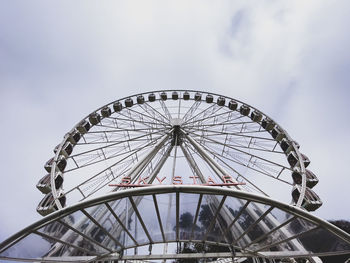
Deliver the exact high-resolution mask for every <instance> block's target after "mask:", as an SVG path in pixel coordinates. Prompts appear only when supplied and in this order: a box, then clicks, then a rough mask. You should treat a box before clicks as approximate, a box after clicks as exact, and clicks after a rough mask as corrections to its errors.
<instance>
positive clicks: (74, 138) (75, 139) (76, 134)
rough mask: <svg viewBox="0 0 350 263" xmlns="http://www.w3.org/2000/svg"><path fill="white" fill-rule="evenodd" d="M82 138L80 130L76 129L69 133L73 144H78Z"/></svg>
mask: <svg viewBox="0 0 350 263" xmlns="http://www.w3.org/2000/svg"><path fill="white" fill-rule="evenodd" d="M80 138H81V135H80V132H78V131H76V130H75V131H73V132H72V133H70V134H69V135H68V141H69V142H70V143H71V144H73V145H75V144H77V143H78V142H79V140H80Z"/></svg>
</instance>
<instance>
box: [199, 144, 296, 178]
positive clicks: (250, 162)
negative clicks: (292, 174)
mask: <svg viewBox="0 0 350 263" xmlns="http://www.w3.org/2000/svg"><path fill="white" fill-rule="evenodd" d="M196 138H198V137H196ZM196 138H193V139H194V140H196V141H197V142H199V143H201V145H202V146H203V147H204V146H205V147H206V148H207V149H208V150H209V148H208V147H210V146H209V145H207V144H206V143H204V142H203V141H200V140H199V141H198V139H196ZM203 139H204V138H203ZM206 142H207V143H210V142H211V143H212V144H213V145H212V146H211V147H217V146H218V145H222V146H224V144H223V143H221V142H218V141H216V140H212V139H209V138H206ZM225 147H226V148H230V149H232V150H234V151H235V152H236V153H231V152H228V153H226V155H228V156H230V157H231V158H233V159H232V161H234V162H235V163H237V164H240V165H243V166H246V167H248V168H250V169H252V170H255V171H259V172H260V173H263V174H265V175H269V176H272V177H275V178H277V177H279V176H280V175H281V173H282V172H283V171H285V170H291V168H290V167H286V166H284V165H282V164H279V163H276V162H272V161H270V160H268V159H266V158H262V157H260V156H257V155H255V154H251V153H248V152H245V151H243V150H241V149H237V148H235V147H232V146H230V145H225ZM214 149H215V148H214ZM217 151H218V152H220V153H221V154H220V156H224V154H225V153H224V152H223V150H222V149H217ZM211 152H213V151H211ZM214 152H215V151H214ZM240 154H243V155H245V156H247V157H248V159H247V158H243V157H242V156H240ZM254 167H258V168H260V170H259V169H256V168H254ZM271 167H273V168H275V169H278V170H275V169H273V168H271ZM266 170H270V171H273V172H274V173H275V174H276V175H275V176H274V175H272V174H270V173H267V172H266Z"/></svg>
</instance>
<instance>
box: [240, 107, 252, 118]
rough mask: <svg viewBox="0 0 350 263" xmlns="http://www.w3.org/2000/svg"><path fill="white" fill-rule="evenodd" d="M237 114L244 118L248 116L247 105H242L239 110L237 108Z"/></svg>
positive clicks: (248, 109)
mask: <svg viewBox="0 0 350 263" xmlns="http://www.w3.org/2000/svg"><path fill="white" fill-rule="evenodd" d="M239 112H240V113H241V114H242V115H244V116H248V115H249V112H250V108H249V107H248V106H247V105H242V106H241V107H240V108H239Z"/></svg>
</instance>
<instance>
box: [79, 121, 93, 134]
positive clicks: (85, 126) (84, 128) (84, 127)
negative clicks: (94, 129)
mask: <svg viewBox="0 0 350 263" xmlns="http://www.w3.org/2000/svg"><path fill="white" fill-rule="evenodd" d="M90 128H91V125H90V123H89V122H88V121H87V120H83V121H81V122H80V123H79V124H78V126H77V130H78V131H79V132H80V133H81V134H85V133H87V132H88V131H89V130H90Z"/></svg>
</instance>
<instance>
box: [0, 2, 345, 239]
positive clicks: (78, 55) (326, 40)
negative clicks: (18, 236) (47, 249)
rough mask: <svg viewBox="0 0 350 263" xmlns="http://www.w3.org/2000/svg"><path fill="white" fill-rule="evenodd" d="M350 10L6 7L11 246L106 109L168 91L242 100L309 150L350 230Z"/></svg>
mask: <svg viewBox="0 0 350 263" xmlns="http://www.w3.org/2000/svg"><path fill="white" fill-rule="evenodd" d="M349 25H350V2H349V1H346V0H344V1H341V0H339V1H317V0H314V1H312V0H311V1H243V0H242V1H14V0H11V1H5V0H2V1H0V97H1V103H0V112H1V116H2V121H1V129H0V136H1V138H2V144H1V145H2V150H1V152H0V164H1V174H0V179H1V191H0V211H1V216H0V241H2V240H4V239H5V238H7V237H8V236H9V235H11V234H14V233H15V232H17V231H19V230H20V229H22V228H23V227H25V226H27V225H29V224H31V223H33V222H34V221H35V220H37V219H40V218H41V217H40V216H39V215H38V214H37V213H36V211H35V209H36V206H37V204H38V203H39V201H40V200H41V199H42V197H43V195H42V194H41V193H40V192H39V191H38V190H37V189H36V188H35V184H36V183H37V181H38V180H39V179H40V178H41V177H42V176H44V175H45V171H44V168H43V165H44V163H45V162H46V161H47V160H48V159H49V158H50V157H52V155H53V152H52V150H53V148H54V147H55V146H56V145H57V144H58V143H59V142H60V141H61V140H62V138H63V136H64V134H65V133H66V132H67V131H68V130H70V129H71V127H73V126H74V125H75V124H76V123H77V122H78V121H79V120H80V119H82V118H83V117H84V116H85V115H87V114H88V113H90V112H92V111H93V110H94V109H96V108H98V107H100V106H101V105H103V104H106V103H108V102H110V101H113V100H116V99H118V98H121V97H124V96H127V95H131V94H135V93H138V92H144V91H150V90H157V89H196V90H203V91H209V92H215V93H221V94H224V95H227V96H231V97H234V98H237V99H239V100H242V101H245V102H247V103H248V104H251V105H253V106H255V107H257V108H258V109H260V110H261V111H263V112H265V113H266V114H268V115H270V116H271V117H272V118H274V119H275V120H276V121H277V122H278V123H279V124H281V125H282V127H284V128H285V129H286V130H287V131H288V132H289V134H290V135H291V136H292V137H293V138H294V139H295V140H296V141H298V142H299V143H300V145H301V151H302V152H303V153H305V154H306V155H307V156H308V157H309V158H310V160H311V165H310V169H311V170H312V171H313V172H314V173H315V174H316V175H317V176H318V177H319V179H320V183H319V184H318V185H317V186H316V187H315V191H316V192H317V193H318V194H319V195H320V197H321V199H322V200H323V202H324V205H323V206H322V207H321V208H320V209H319V210H318V211H316V212H315V214H316V215H319V216H321V217H322V218H324V219H346V220H350V212H349V211H350V210H349V201H348V196H349V194H348V193H349V186H350V179H349V178H350V175H349V170H348V167H349V163H350V158H349V149H350V142H349V139H350V138H349V137H350V136H349V128H350V124H349V116H350V107H349V99H350V94H349V93H350V91H349V88H348V85H349V83H350V74H349V72H350V52H349V47H350V35H349V33H348V26H349Z"/></svg>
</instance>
